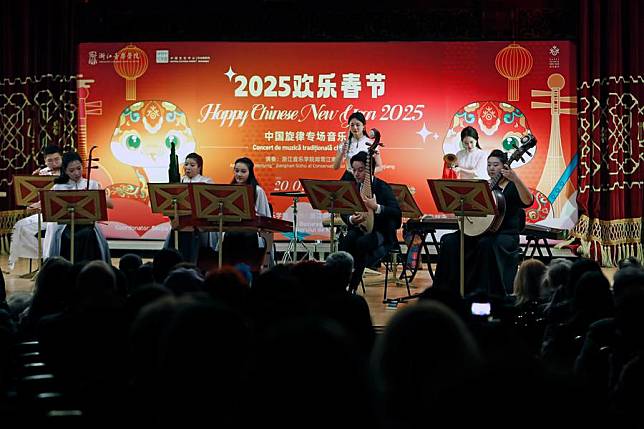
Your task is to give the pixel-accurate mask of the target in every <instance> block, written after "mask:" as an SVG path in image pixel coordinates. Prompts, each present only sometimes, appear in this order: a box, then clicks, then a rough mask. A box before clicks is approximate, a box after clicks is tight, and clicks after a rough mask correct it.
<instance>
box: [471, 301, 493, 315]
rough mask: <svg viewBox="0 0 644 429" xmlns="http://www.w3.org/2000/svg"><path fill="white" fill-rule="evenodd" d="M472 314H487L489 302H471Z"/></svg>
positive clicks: (488, 312) (488, 313)
mask: <svg viewBox="0 0 644 429" xmlns="http://www.w3.org/2000/svg"><path fill="white" fill-rule="evenodd" d="M472 315H474V316H489V315H490V303H489V302H473V303H472Z"/></svg>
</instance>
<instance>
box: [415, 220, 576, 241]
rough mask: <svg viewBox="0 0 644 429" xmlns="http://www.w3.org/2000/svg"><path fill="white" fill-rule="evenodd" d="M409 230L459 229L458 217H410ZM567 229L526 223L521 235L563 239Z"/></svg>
mask: <svg viewBox="0 0 644 429" xmlns="http://www.w3.org/2000/svg"><path fill="white" fill-rule="evenodd" d="M406 228H407V231H409V232H418V233H426V232H431V231H436V230H438V229H449V230H456V229H458V219H457V218H456V217H455V216H447V217H433V216H425V217H423V218H421V219H409V220H408V221H407V224H406ZM566 234H567V231H566V230H565V229H559V228H554V227H550V226H544V225H535V224H532V223H528V224H526V226H525V228H523V231H521V235H525V236H533V237H535V238H538V239H543V238H545V239H548V240H563V239H565V238H566Z"/></svg>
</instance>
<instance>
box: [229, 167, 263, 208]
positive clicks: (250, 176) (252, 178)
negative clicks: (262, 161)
mask: <svg viewBox="0 0 644 429" xmlns="http://www.w3.org/2000/svg"><path fill="white" fill-rule="evenodd" d="M238 162H241V163H242V164H246V167H248V179H247V180H246V184H247V185H251V186H252V187H253V195H254V196H255V201H257V187H258V186H260V187H261V185H260V184H259V182H258V181H257V178H256V177H255V163H254V162H253V160H252V159H250V158H247V157H243V158H239V159H236V160H235V164H233V168H234V165H237V163H238ZM230 183H231V184H232V185H234V184H235V183H237V181H236V180H235V176H234V175H233V180H232V181H231V182H230Z"/></svg>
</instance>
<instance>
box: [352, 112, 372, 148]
mask: <svg viewBox="0 0 644 429" xmlns="http://www.w3.org/2000/svg"><path fill="white" fill-rule="evenodd" d="M351 119H357V120H358V121H360V122H362V134H364V135H365V136H367V137H369V133H367V118H365V117H364V114H363V113H362V112H353V113H352V114H351V115H350V116H349V119H347V124H349V123H350V122H351ZM352 137H353V134H351V129H349V142H351V138H352Z"/></svg>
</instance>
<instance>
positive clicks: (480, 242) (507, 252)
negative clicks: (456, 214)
mask: <svg viewBox="0 0 644 429" xmlns="http://www.w3.org/2000/svg"><path fill="white" fill-rule="evenodd" d="M487 172H488V174H489V175H490V177H492V178H493V177H495V176H496V175H497V174H499V173H500V174H501V175H502V176H503V178H502V179H501V180H500V181H499V183H498V185H497V187H498V188H500V190H502V192H503V196H504V198H505V204H506V209H505V216H504V218H503V222H502V224H501V226H500V227H499V229H498V230H497V231H496V232H494V233H489V232H488V233H484V234H482V235H479V236H476V237H470V236H467V235H466V236H465V294H466V295H468V294H470V293H473V292H475V293H485V294H488V295H489V296H492V297H505V296H507V295H510V294H511V293H512V284H513V281H514V277H515V275H516V273H517V266H518V264H519V262H520V248H519V233H520V232H521V231H522V230H523V228H524V226H525V211H524V210H523V209H524V208H526V207H530V206H531V205H532V203H533V197H532V194H531V193H530V190H529V189H528V187H527V186H526V185H525V184H524V183H523V182H522V181H521V178H519V176H518V175H517V173H516V172H515V171H514V170H512V169H511V168H510V167H509V165H508V157H507V155H506V154H505V153H504V152H502V151H500V150H498V149H496V150H493V151H492V153H490V155H489V156H488V158H487ZM459 234H460V233H459V232H458V231H456V232H452V233H450V234H445V235H444V236H443V237H442V239H441V248H440V249H441V250H440V256H439V259H438V263H437V265H436V274H435V278H434V286H435V287H445V288H453V290H459V287H460V278H459V275H460V267H459V264H460V235H459Z"/></svg>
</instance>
